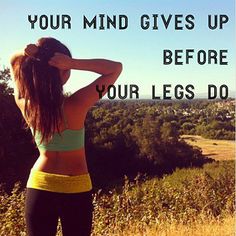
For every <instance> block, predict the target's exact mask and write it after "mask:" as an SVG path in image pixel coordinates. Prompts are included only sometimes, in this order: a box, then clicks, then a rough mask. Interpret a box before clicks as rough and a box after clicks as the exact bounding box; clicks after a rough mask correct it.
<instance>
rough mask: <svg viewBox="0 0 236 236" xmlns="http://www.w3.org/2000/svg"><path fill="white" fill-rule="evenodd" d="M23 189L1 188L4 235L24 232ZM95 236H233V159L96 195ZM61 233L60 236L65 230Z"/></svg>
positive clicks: (0, 219) (0, 222) (16, 235)
mask: <svg viewBox="0 0 236 236" xmlns="http://www.w3.org/2000/svg"><path fill="white" fill-rule="evenodd" d="M24 200H25V191H22V190H20V185H19V183H18V184H16V185H15V187H14V189H13V191H12V193H11V194H10V195H8V194H6V193H4V192H3V191H2V192H1V191H0V235H1V236H5V235H10V236H19V235H21V236H26V232H25V230H26V228H25V222H24ZM93 203H94V215H93V217H94V218H93V233H92V236H154V235H156V236H175V235H177V236H181V235H183V236H188V235H189V236H200V235H201V236H231V235H234V230H235V227H234V222H235V163H234V161H218V162H213V163H208V164H206V165H204V167H203V168H188V169H187V168H186V169H177V170H176V171H175V172H174V173H173V174H171V175H166V176H164V177H163V178H161V179H158V178H152V179H146V181H144V182H143V181H142V179H139V178H138V177H137V179H136V181H135V182H130V181H129V180H128V178H126V179H125V184H124V186H119V187H117V188H115V189H113V190H110V191H109V192H108V193H103V192H101V191H98V192H96V193H94V194H93ZM57 235H58V236H59V235H60V236H61V235H62V234H61V230H60V226H59V231H58V233H57Z"/></svg>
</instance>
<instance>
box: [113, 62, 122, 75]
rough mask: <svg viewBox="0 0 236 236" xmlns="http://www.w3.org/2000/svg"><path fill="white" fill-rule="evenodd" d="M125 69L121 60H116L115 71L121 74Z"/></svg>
mask: <svg viewBox="0 0 236 236" xmlns="http://www.w3.org/2000/svg"><path fill="white" fill-rule="evenodd" d="M122 70H123V65H122V63H121V62H116V66H115V72H116V73H118V74H120V73H121V72H122Z"/></svg>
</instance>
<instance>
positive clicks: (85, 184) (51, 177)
mask: <svg viewBox="0 0 236 236" xmlns="http://www.w3.org/2000/svg"><path fill="white" fill-rule="evenodd" d="M26 187H27V188H34V189H41V190H46V191H50V192H58V193H80V192H87V191H90V190H91V189H92V182H91V179H90V175H89V173H87V174H82V175H76V176H69V175H59V174H52V173H47V172H43V171H39V170H34V169H31V171H30V175H29V179H28V181H27V184H26Z"/></svg>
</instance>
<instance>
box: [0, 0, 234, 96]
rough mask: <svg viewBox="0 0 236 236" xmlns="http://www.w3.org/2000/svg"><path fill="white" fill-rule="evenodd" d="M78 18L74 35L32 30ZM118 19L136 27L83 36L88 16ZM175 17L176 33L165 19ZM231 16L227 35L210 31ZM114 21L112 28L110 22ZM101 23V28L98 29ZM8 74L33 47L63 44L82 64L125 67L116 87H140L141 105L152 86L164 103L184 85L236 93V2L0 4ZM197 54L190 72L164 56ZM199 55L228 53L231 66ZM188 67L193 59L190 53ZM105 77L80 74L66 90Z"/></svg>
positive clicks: (1, 60) (1, 52)
mask: <svg viewBox="0 0 236 236" xmlns="http://www.w3.org/2000/svg"><path fill="white" fill-rule="evenodd" d="M57 14H58V15H63V14H67V15H70V16H71V26H72V27H71V29H57V30H52V29H50V28H48V29H46V30H42V29H40V27H39V25H38V24H37V23H36V27H35V29H31V27H30V26H31V25H30V23H29V21H28V15H38V16H40V15H47V16H50V15H54V17H55V16H56V15H57ZM99 14H105V15H106V16H107V15H108V16H110V17H112V16H113V15H116V17H119V15H126V16H127V17H128V27H127V29H126V30H119V29H105V30H98V29H92V28H90V29H83V16H86V17H87V19H89V20H91V19H92V18H93V17H94V16H95V15H97V16H98V15H99ZM144 14H147V15H148V16H150V28H149V29H147V30H143V29H142V28H141V27H140V21H141V20H140V18H141V16H142V15H144ZM153 14H158V30H152V26H153V17H152V15H153ZM162 14H163V15H165V17H166V18H167V17H168V16H169V14H172V15H173V17H172V18H171V21H170V24H169V27H168V29H166V28H165V27H164V24H163V21H162V20H161V15H162ZM178 14H180V15H183V18H182V23H180V25H181V26H183V30H175V29H174V25H175V21H174V20H175V18H174V15H178ZM189 14H191V15H194V18H195V19H194V29H193V30H187V29H186V28H185V24H186V20H185V17H186V16H187V15H189ZM220 14H222V15H227V16H228V17H229V21H228V23H227V24H225V25H224V26H223V29H222V30H220V29H216V30H210V29H209V28H208V15H220ZM105 22H106V21H105ZM98 24H99V22H98ZM0 29H1V36H0V68H3V67H9V66H10V65H9V58H10V57H11V55H13V54H14V53H15V52H16V51H19V50H22V49H23V48H24V47H25V46H26V45H27V44H29V43H35V42H37V39H38V38H40V37H45V36H50V37H55V38H57V39H59V40H60V41H61V42H63V43H64V44H65V45H67V46H68V48H69V49H70V50H71V52H72V55H73V57H74V58H79V59H89V58H105V59H110V60H114V61H120V62H122V64H123V71H122V74H121V75H120V77H119V79H118V80H117V82H116V83H115V85H122V86H123V85H130V84H136V85H138V86H139V92H140V98H142V97H151V93H152V85H155V86H156V94H157V95H160V96H162V86H163V84H171V93H172V92H173V91H174V87H175V85H177V84H181V85H183V86H186V85H188V84H193V85H194V87H195V93H196V94H197V93H205V92H207V85H208V84H214V85H216V86H220V85H222V84H226V85H227V86H228V88H229V90H230V91H235V90H236V89H235V78H236V72H235V64H236V60H235V50H236V48H235V3H234V0H225V1H222V0H215V1H212V0H192V1H189V0H188V1H187V0H158V1H156V0H155V1H154V0H153V1H150V0H145V1H144V0H142V1H141V0H137V1H133V0H119V1H111V0H110V1H107V0H84V1H80V0H78V1H66V0H61V1H56V0H50V1H48V0H40V1H38V0H35V1H30V0H24V1H12V0H9V1H6V0H4V1H3V0H0ZM164 49H169V50H172V51H173V52H174V50H180V49H181V50H186V49H194V51H195V53H194V54H193V59H191V60H190V64H188V65H186V64H184V65H181V66H180V65H174V64H171V65H163V50H164ZM199 50H205V51H208V50H216V51H217V52H218V53H219V50H228V54H227V60H226V61H228V65H215V64H210V65H209V64H205V65H199V64H198V63H197V60H196V55H197V52H198V51H199ZM182 56H183V58H182V59H181V61H183V62H184V61H185V54H184V53H182ZM97 77H98V75H97V74H95V73H92V72H85V71H83V72H82V71H73V72H72V75H71V79H70V80H69V81H68V83H67V84H66V85H65V91H67V92H74V91H76V90H78V89H79V88H81V87H83V86H85V85H87V84H89V83H91V82H92V81H93V80H94V79H96V78H97Z"/></svg>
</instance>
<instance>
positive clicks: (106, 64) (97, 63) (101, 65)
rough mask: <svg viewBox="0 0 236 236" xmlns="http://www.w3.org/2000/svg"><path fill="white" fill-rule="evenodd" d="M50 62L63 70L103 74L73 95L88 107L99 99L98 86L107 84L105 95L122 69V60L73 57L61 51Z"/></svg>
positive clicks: (72, 97) (73, 97) (103, 93)
mask: <svg viewBox="0 0 236 236" xmlns="http://www.w3.org/2000/svg"><path fill="white" fill-rule="evenodd" d="M49 64H50V65H52V66H55V67H57V68H59V69H62V70H69V69H75V70H85V71H92V72H95V73H98V74H100V75H101V76H100V77H98V78H97V79H96V80H95V81H94V82H92V83H91V84H89V85H87V86H86V87H84V88H82V89H80V90H78V91H76V92H75V93H74V94H73V95H71V99H72V100H73V101H75V102H76V101H78V102H81V101H82V102H83V103H84V105H85V106H88V107H90V106H92V105H93V104H94V103H95V102H96V101H98V100H99V95H98V92H97V91H96V86H99V87H100V88H101V87H102V85H104V86H105V90H104V91H103V92H102V96H104V95H105V94H106V92H107V87H108V86H109V85H111V84H114V83H115V81H116V80H117V78H118V77H119V75H120V73H121V71H122V64H121V63H120V62H115V61H111V60H106V59H73V58H70V57H69V56H66V55H64V54H61V53H56V54H55V56H54V57H52V58H51V60H50V61H49Z"/></svg>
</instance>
